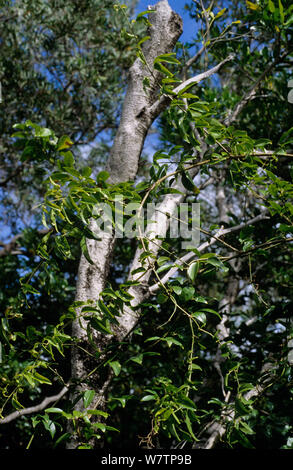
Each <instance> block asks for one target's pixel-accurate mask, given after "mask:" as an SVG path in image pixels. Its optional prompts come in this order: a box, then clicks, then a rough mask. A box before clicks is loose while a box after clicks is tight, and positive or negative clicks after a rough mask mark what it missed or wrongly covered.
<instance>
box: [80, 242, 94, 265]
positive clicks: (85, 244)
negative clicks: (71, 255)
mask: <svg viewBox="0 0 293 470" xmlns="http://www.w3.org/2000/svg"><path fill="white" fill-rule="evenodd" d="M80 247H81V251H82V252H83V254H84V256H85V258H86V260H87V261H88V262H89V263H90V264H94V262H93V261H92V260H91V258H90V255H89V252H88V248H87V243H86V238H85V237H82V239H81V240H80Z"/></svg>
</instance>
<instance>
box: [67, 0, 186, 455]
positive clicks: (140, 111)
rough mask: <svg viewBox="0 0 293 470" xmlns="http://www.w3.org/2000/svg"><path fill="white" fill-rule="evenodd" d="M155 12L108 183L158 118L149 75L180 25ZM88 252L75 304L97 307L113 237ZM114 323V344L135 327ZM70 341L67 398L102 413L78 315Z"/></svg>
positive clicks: (129, 171)
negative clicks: (86, 398)
mask: <svg viewBox="0 0 293 470" xmlns="http://www.w3.org/2000/svg"><path fill="white" fill-rule="evenodd" d="M154 9H155V12H152V13H150V14H149V21H150V22H151V24H152V26H151V27H150V29H149V32H148V35H149V36H150V39H148V40H147V41H146V42H145V43H144V44H143V47H142V50H143V54H144V57H145V59H146V62H147V66H146V65H144V64H143V62H142V61H141V60H139V59H137V60H136V61H135V62H134V64H133V65H132V67H131V68H130V71H129V77H128V89H127V93H126V96H125V100H124V105H123V109H122V116H121V121H120V125H119V128H118V131H117V135H116V137H115V140H114V144H113V148H112V150H111V153H110V156H109V160H108V162H107V164H106V170H107V171H108V172H109V174H110V177H109V181H110V182H111V183H119V182H124V181H129V180H134V179H135V176H136V173H137V169H138V162H139V158H140V154H141V151H142V148H143V145H144V141H145V138H146V135H147V132H148V130H149V128H150V126H151V125H152V123H153V121H154V119H155V118H156V117H157V115H158V112H151V107H152V106H153V105H154V103H156V101H157V99H158V92H159V87H160V79H161V74H160V72H158V71H157V70H155V69H154V67H153V62H154V59H155V58H156V57H157V56H158V55H161V54H165V53H168V52H171V51H172V50H173V47H174V46H175V44H176V42H177V40H178V38H179V36H180V35H181V33H182V20H181V18H180V16H179V15H177V14H176V13H175V12H174V11H172V9H171V8H170V6H169V4H168V2H167V0H162V1H160V2H158V3H157V4H156V6H155V7H154ZM144 77H147V78H148V79H149V84H150V86H149V88H148V89H147V92H145V91H144V89H143V78H144ZM166 105H167V103H166ZM161 111H162V110H161V109H160V112H161ZM91 228H92V229H93V230H94V221H92V223H91ZM87 247H88V252H89V255H90V258H91V259H92V261H93V264H90V263H89V262H88V261H87V260H86V258H85V257H84V256H83V255H82V256H81V260H80V264H79V270H78V279H77V289H76V301H82V302H89V301H94V302H96V301H97V300H98V298H99V295H100V293H101V292H102V290H103V289H104V287H105V283H106V280H107V275H108V271H109V265H110V260H111V256H112V253H113V249H114V234H105V233H102V234H101V240H100V241H97V240H87ZM119 320H120V325H119V327H116V329H115V338H116V339H117V340H118V341H121V339H123V337H125V335H127V334H128V333H129V331H130V330H131V328H132V327H133V325H134V318H133V311H132V309H130V308H128V309H125V311H124V313H123V316H122V317H120V318H119ZM94 334H95V336H94V341H95V343H96V347H97V349H99V350H100V351H101V353H102V351H103V350H104V348H105V347H106V346H107V345H108V344H109V342H110V341H113V337H112V336H110V335H102V334H99V333H98V332H96V331H95V332H94ZM72 336H73V338H75V339H76V342H77V343H76V346H75V347H73V350H72V360H71V369H72V371H71V375H72V381H73V383H75V384H76V387H75V390H74V392H73V394H72V397H71V398H72V400H74V399H75V400H78V401H77V403H76V404H75V410H79V411H83V410H84V405H83V400H82V399H80V398H79V397H80V394H81V393H82V392H83V391H84V390H87V389H93V390H95V391H96V396H95V399H94V401H93V402H92V403H91V405H90V407H91V408H98V409H103V407H104V406H105V397H106V391H107V387H108V384H109V382H110V380H111V372H109V370H108V369H106V368H104V367H103V368H101V369H99V371H98V372H93V371H94V369H95V367H96V365H97V359H95V353H96V352H97V351H96V350H95V348H94V347H93V346H92V345H91V344H90V343H89V340H88V334H87V321H86V320H85V319H84V318H82V316H81V312H80V311H77V319H76V320H75V321H74V322H73V327H72ZM88 353H90V354H88ZM99 359H101V357H100V358H99ZM101 370H102V372H101ZM89 374H90V376H89ZM78 398H79V399H78ZM71 431H72V429H71ZM79 445H80V437H79V436H78V435H77V434H74V435H73V437H72V439H71V441H70V443H69V444H68V446H67V447H68V448H70V449H74V448H77V447H78V446H79Z"/></svg>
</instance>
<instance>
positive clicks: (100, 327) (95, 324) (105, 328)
mask: <svg viewBox="0 0 293 470" xmlns="http://www.w3.org/2000/svg"><path fill="white" fill-rule="evenodd" d="M90 325H91V327H92V328H94V330H97V331H100V332H101V333H104V334H107V335H113V333H112V331H111V330H110V326H109V321H106V322H104V321H102V320H99V319H98V318H96V317H92V318H91V319H90Z"/></svg>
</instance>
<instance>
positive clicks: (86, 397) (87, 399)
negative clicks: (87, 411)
mask: <svg viewBox="0 0 293 470" xmlns="http://www.w3.org/2000/svg"><path fill="white" fill-rule="evenodd" d="M94 396H95V391H94V390H86V391H85V392H84V394H83V404H84V407H85V408H88V407H89V406H90V404H91V403H92V401H93V399H94Z"/></svg>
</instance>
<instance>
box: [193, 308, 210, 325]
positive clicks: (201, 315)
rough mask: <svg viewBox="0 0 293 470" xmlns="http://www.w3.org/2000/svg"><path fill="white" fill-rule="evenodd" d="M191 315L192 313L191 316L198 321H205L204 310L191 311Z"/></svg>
mask: <svg viewBox="0 0 293 470" xmlns="http://www.w3.org/2000/svg"><path fill="white" fill-rule="evenodd" d="M191 315H192V317H193V318H195V319H196V320H197V321H199V322H200V323H206V321H207V317H206V314H205V313H204V312H201V311H198V312H195V313H192V314H191Z"/></svg>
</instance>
